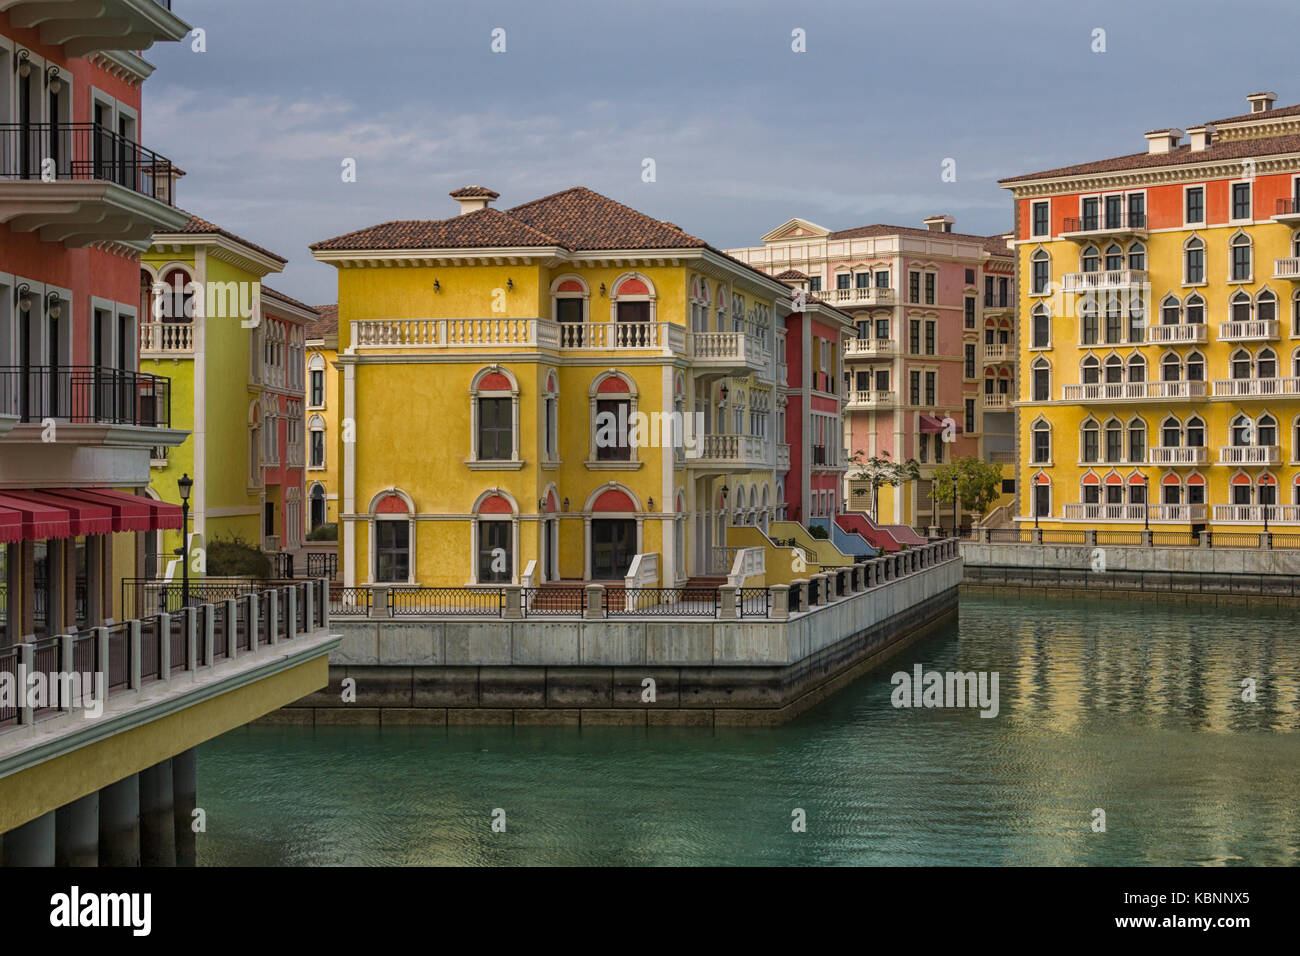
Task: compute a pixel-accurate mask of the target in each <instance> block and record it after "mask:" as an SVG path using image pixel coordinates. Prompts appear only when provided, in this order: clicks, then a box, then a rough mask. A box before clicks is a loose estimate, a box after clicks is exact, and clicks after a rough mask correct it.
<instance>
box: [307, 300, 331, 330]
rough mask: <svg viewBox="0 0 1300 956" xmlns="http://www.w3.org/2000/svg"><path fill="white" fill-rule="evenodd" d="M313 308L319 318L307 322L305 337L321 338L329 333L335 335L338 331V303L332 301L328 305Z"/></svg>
mask: <svg viewBox="0 0 1300 956" xmlns="http://www.w3.org/2000/svg"><path fill="white" fill-rule="evenodd" d="M315 308H316V313H317V314H318V315H319V316H320V318H319V319H317V320H316V321H315V322H308V323H307V329H306V334H307V338H308V339H323V338H326V337H328V336H331V335H337V334H338V331H339V307H338V303H337V302H334V303H331V304H329V305H318V306H316V307H315Z"/></svg>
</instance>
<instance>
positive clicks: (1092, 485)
mask: <svg viewBox="0 0 1300 956" xmlns="http://www.w3.org/2000/svg"><path fill="white" fill-rule="evenodd" d="M1079 485H1080V490H1081V491H1082V492H1083V503H1084V504H1085V505H1099V504H1101V479H1099V478H1098V477H1097V473H1096V472H1095V471H1093V470H1091V469H1089V470H1088V471H1087V472H1085V473H1084V476H1083V479H1082V480H1081V481H1080V482H1079ZM1090 517H1091V516H1090Z"/></svg>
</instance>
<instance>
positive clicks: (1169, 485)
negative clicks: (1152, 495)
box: [1160, 474, 1183, 517]
mask: <svg viewBox="0 0 1300 956" xmlns="http://www.w3.org/2000/svg"><path fill="white" fill-rule="evenodd" d="M1160 503H1161V504H1164V505H1179V504H1182V503H1183V484H1182V482H1181V481H1179V480H1178V476H1177V475H1175V474H1168V475H1165V476H1164V478H1162V479H1160ZM1170 517H1175V516H1173V515H1170Z"/></svg>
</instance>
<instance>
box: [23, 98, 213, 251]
mask: <svg viewBox="0 0 1300 956" xmlns="http://www.w3.org/2000/svg"><path fill="white" fill-rule="evenodd" d="M174 178H175V170H174V168H173V166H172V164H171V161H170V160H168V159H167V158H166V157H164V156H160V155H159V154H157V153H155V152H153V150H149V149H145V148H144V147H143V146H141V145H140V144H139V143H137V142H134V141H133V140H130V139H127V138H126V137H125V136H122V135H120V134H118V133H116V132H114V131H113V130H112V129H110V128H108V127H105V126H101V125H99V124H97V123H0V222H3V223H7V224H8V226H9V228H10V229H11V230H13V231H15V232H38V233H39V235H40V238H41V239H42V240H44V241H47V242H53V241H57V242H61V243H63V244H64V245H65V246H67V247H69V248H80V247H84V246H87V245H90V244H91V243H92V242H100V241H113V242H118V243H121V244H125V245H129V246H131V247H133V248H136V249H140V250H143V249H146V248H148V245H149V240H150V238H151V237H152V235H153V233H154V232H165V231H170V230H176V229H180V228H181V227H182V226H183V225H184V224H185V223H186V222H187V221H188V219H189V214H188V213H185V212H183V211H181V210H178V209H176V208H175V206H174V203H173V198H172V185H173V180H174ZM141 197H143V198H144V200H146V201H141Z"/></svg>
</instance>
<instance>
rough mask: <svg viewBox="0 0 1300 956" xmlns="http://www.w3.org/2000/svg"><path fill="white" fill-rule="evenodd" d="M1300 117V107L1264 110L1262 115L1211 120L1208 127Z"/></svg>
mask: <svg viewBox="0 0 1300 956" xmlns="http://www.w3.org/2000/svg"><path fill="white" fill-rule="evenodd" d="M1296 115H1300V106H1283V107H1279V108H1278V109H1271V110H1264V111H1263V112H1261V113H1238V114H1237V115H1236V116H1227V117H1224V118H1223V119H1217V120H1210V122H1209V124H1208V125H1211V126H1218V125H1219V124H1220V123H1241V122H1244V121H1246V120H1267V119H1272V118H1273V117H1275V116H1296Z"/></svg>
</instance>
